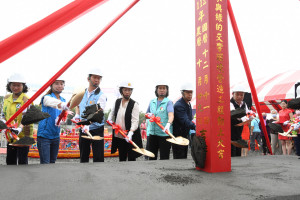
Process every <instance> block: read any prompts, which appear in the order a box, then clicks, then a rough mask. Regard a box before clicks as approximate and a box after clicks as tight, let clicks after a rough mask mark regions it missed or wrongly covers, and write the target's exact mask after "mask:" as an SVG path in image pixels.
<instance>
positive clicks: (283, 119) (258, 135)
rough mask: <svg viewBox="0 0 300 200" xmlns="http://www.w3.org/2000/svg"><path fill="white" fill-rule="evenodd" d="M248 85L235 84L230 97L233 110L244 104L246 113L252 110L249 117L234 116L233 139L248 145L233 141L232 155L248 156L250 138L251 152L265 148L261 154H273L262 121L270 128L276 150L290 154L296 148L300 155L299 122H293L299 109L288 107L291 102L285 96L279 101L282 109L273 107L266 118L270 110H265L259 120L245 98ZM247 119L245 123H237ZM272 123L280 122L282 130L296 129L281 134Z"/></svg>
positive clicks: (298, 117)
mask: <svg viewBox="0 0 300 200" xmlns="http://www.w3.org/2000/svg"><path fill="white" fill-rule="evenodd" d="M244 95H245V89H244V88H243V87H242V86H240V85H239V86H236V87H235V88H234V89H233V92H232V98H231V100H230V104H231V105H230V106H231V107H230V108H231V110H236V109H238V108H242V109H244V110H245V113H248V114H250V116H249V117H244V118H240V119H232V120H231V140H232V141H238V142H241V141H242V142H244V144H246V146H244V148H241V147H240V146H239V147H237V146H236V145H233V144H232V145H231V156H232V157H235V156H247V153H248V144H249V142H250V145H249V146H250V152H251V153H253V152H255V151H258V150H257V149H262V154H263V155H267V154H270V151H269V149H268V146H267V138H266V136H265V134H264V133H263V129H262V125H261V123H264V125H265V127H266V131H267V136H268V139H269V142H270V143H271V149H272V153H273V154H279V155H280V154H283V155H291V153H292V148H293V147H294V148H295V153H296V155H298V156H300V137H299V123H298V124H297V123H292V122H293V121H294V120H295V119H296V120H300V110H295V114H293V110H292V109H289V108H288V102H287V101H286V100H282V101H281V103H280V106H281V108H282V109H281V110H280V111H279V113H277V111H276V110H272V111H271V113H270V114H271V118H270V119H267V114H266V113H262V117H263V122H260V120H259V117H258V115H257V114H255V113H254V112H252V111H251V110H250V109H249V108H248V107H247V104H246V102H245V101H243V100H244ZM242 122H246V123H245V124H244V125H243V126H237V124H239V123H242ZM269 123H276V124H279V125H280V126H281V128H282V131H283V133H288V132H290V131H289V130H290V129H291V130H292V131H293V134H295V135H293V137H292V135H291V134H286V135H284V134H282V133H279V132H278V131H276V130H273V129H272V128H270V126H269Z"/></svg>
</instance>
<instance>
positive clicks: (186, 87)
mask: <svg viewBox="0 0 300 200" xmlns="http://www.w3.org/2000/svg"><path fill="white" fill-rule="evenodd" d="M180 90H181V91H183V90H194V87H193V84H191V83H184V84H182V85H181V88H180Z"/></svg>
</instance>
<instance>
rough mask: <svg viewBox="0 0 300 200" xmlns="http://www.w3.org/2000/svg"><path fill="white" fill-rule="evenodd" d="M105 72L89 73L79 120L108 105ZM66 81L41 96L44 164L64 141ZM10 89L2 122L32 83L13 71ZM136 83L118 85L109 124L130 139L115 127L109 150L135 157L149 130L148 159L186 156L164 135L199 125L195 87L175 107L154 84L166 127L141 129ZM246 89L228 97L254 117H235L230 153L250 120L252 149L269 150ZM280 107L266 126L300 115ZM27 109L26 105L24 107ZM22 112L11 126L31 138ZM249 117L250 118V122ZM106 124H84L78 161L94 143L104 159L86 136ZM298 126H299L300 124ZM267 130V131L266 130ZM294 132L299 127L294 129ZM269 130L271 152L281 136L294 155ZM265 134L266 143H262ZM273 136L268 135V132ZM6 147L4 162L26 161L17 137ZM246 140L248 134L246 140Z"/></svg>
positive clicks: (155, 107) (96, 158) (157, 111)
mask: <svg viewBox="0 0 300 200" xmlns="http://www.w3.org/2000/svg"><path fill="white" fill-rule="evenodd" d="M102 76H103V73H102V71H101V70H100V69H99V68H95V69H92V70H90V72H89V73H88V74H87V81H88V87H87V88H86V89H85V91H84V95H83V97H82V99H81V101H80V103H79V105H78V106H76V109H75V110H76V114H75V116H74V117H73V120H75V121H81V120H84V118H83V116H84V112H85V109H86V108H87V107H88V106H91V105H94V104H97V105H99V108H101V109H102V110H104V109H105V108H106V103H107V97H106V95H105V94H104V93H103V91H102V90H101V88H100V83H101V81H102ZM64 86H65V80H64V79H63V78H58V79H57V80H56V81H55V82H53V83H52V85H51V86H50V90H49V91H48V92H47V93H46V95H44V96H43V97H42V98H41V107H42V111H43V112H47V113H49V114H50V117H48V118H46V119H43V120H42V121H40V122H39V125H38V130H37V147H38V151H39V155H40V163H41V164H47V163H55V161H56V159H57V155H58V150H59V143H60V127H59V125H58V124H57V119H58V117H59V115H60V114H61V112H62V111H63V110H68V109H69V107H68V105H69V104H68V103H67V102H66V100H65V99H64V98H63V97H62V96H61V95H60V94H61V92H62V91H63V90H64ZM6 87H7V88H6V89H7V91H8V92H10V94H8V95H6V96H5V97H4V105H3V114H4V116H3V117H2V120H3V121H5V120H6V121H7V120H8V119H10V117H12V116H13V115H14V114H15V113H16V112H17V111H18V109H19V108H20V107H21V106H23V105H24V104H25V103H26V101H27V100H28V99H29V98H28V96H27V95H26V92H27V91H28V87H27V85H26V81H25V79H24V77H23V76H22V75H21V74H13V75H12V76H11V77H10V78H9V79H8V83H7V86H6ZM133 90H134V87H133V85H132V83H131V82H130V81H123V82H121V83H120V85H119V92H120V94H121V95H122V98H119V99H117V100H116V101H115V103H114V106H113V108H112V109H111V112H110V114H109V116H108V119H107V120H108V121H109V122H110V123H116V124H118V125H119V126H120V127H121V128H122V129H123V130H127V131H128V132H127V137H126V138H124V136H123V135H121V134H118V132H115V131H114V130H113V135H112V147H111V152H112V153H114V152H116V151H117V150H118V151H119V160H120V161H126V160H128V161H135V160H136V158H137V157H138V156H141V154H139V153H137V152H135V151H133V150H132V148H133V147H132V145H131V144H130V143H129V141H130V140H132V141H133V142H134V143H135V144H136V145H137V146H138V147H140V148H143V144H142V137H141V135H142V133H143V139H145V136H144V135H145V132H147V135H148V136H147V145H146V150H149V151H150V152H152V153H153V154H154V157H153V158H152V157H151V158H149V159H150V160H156V159H157V157H158V151H159V155H160V159H161V160H165V159H169V158H170V149H171V147H172V150H173V158H174V159H185V158H187V152H188V146H182V145H177V144H173V143H172V144H171V143H170V142H168V141H167V140H166V139H168V138H170V136H169V135H168V134H167V133H166V132H168V131H169V132H171V133H173V135H174V136H175V137H177V136H181V137H184V138H186V139H188V138H189V136H190V134H191V133H195V129H196V125H195V122H193V116H192V108H191V104H190V101H191V100H192V96H193V91H194V88H193V85H192V84H190V83H186V84H183V85H182V87H181V96H182V97H181V98H180V99H179V100H178V101H177V102H176V103H175V104H174V105H173V102H172V101H171V100H170V99H169V98H168V95H169V86H168V83H166V82H165V81H160V82H157V84H156V85H155V90H154V93H155V96H156V97H155V98H153V99H152V100H151V101H150V103H149V106H148V109H147V111H146V113H147V115H148V116H154V117H159V118H160V123H161V125H162V126H163V127H164V129H162V128H161V127H160V126H158V125H157V124H156V123H155V122H154V121H152V120H148V121H147V126H146V124H145V123H144V124H142V125H141V129H142V131H141V129H140V127H139V113H140V109H139V104H138V102H136V101H134V100H133V99H132V98H131V95H132V92H133ZM244 95H245V90H244V89H243V87H241V86H238V87H236V88H235V89H233V93H232V98H231V100H230V110H231V111H232V110H235V109H243V110H244V111H245V112H246V113H250V114H251V116H250V117H242V118H238V119H232V120H231V141H232V145H231V156H232V157H234V156H241V155H242V148H241V146H237V145H234V144H236V143H239V142H243V139H245V138H242V132H243V126H237V124H240V123H242V122H245V121H247V122H249V125H250V128H249V132H250V137H249V138H248V140H249V139H250V141H251V142H250V147H251V150H252V151H254V150H255V140H257V141H259V142H258V143H259V144H260V145H261V146H263V152H264V153H265V154H267V153H268V148H267V145H266V138H265V137H264V135H263V134H261V131H260V130H261V128H259V125H260V122H259V120H258V118H255V117H254V113H253V112H252V111H251V110H250V109H249V108H248V106H247V104H246V103H245V102H244ZM281 107H282V110H281V111H280V112H279V118H277V113H275V112H276V111H272V117H273V118H272V119H271V120H268V121H267V120H266V114H263V115H264V124H265V125H266V126H267V128H268V123H269V122H275V123H279V124H280V125H281V126H282V128H283V130H284V131H287V129H289V128H288V127H289V126H287V125H288V122H289V121H291V120H292V119H293V118H294V117H299V116H300V111H299V110H298V111H296V116H293V115H292V111H291V110H290V109H287V108H286V107H287V102H286V101H285V100H284V101H282V102H281ZM24 112H26V109H25V110H24ZM24 112H23V113H22V114H20V115H19V116H18V117H17V118H16V119H15V120H14V124H15V126H13V127H12V128H11V130H13V131H14V133H16V134H17V135H18V137H20V138H22V137H24V136H29V137H32V135H33V124H30V125H26V126H23V125H22V124H21V120H22V116H23V115H24ZM250 121H251V122H250ZM104 124H105V119H103V121H102V122H93V123H91V124H89V125H84V126H82V127H81V129H80V135H79V149H80V162H81V163H85V162H89V155H90V146H92V151H93V162H104V141H103V140H91V139H87V138H84V137H81V136H83V135H85V134H86V133H87V132H89V133H90V134H91V135H92V136H100V137H103V136H104ZM298 128H299V127H298ZM268 130H269V129H268ZM295 130H296V127H295ZM270 133H271V143H272V151H273V152H275V148H276V145H277V143H278V140H279V141H280V142H279V143H278V145H279V146H281V148H282V153H283V154H290V153H291V147H292V146H291V144H292V142H291V138H290V137H287V136H281V135H278V133H276V132H274V131H273V132H272V131H271V132H270ZM261 136H262V142H261ZM269 138H270V135H269ZM7 139H8V145H7V157H6V163H7V164H8V165H16V164H28V152H29V147H28V146H25V147H24V146H14V145H10V144H12V143H14V142H15V139H14V138H13V137H11V135H10V134H8V138H7ZM246 139H247V138H246ZM299 143H300V141H299V139H298V138H297V139H296V140H295V144H296V145H297V154H298V155H300V147H299Z"/></svg>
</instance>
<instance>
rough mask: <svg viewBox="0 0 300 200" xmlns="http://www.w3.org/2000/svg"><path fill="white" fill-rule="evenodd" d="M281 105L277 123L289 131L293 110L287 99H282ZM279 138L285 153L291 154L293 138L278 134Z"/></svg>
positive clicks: (285, 130)
mask: <svg viewBox="0 0 300 200" xmlns="http://www.w3.org/2000/svg"><path fill="white" fill-rule="evenodd" d="M280 106H281V108H282V110H280V111H279V121H277V123H278V124H280V125H281V127H282V129H283V131H284V132H287V131H288V130H289V128H290V127H289V126H288V123H289V121H291V120H292V119H293V111H292V110H291V109H288V108H287V101H286V100H282V101H281V103H280ZM278 139H279V140H280V141H281V145H282V153H283V155H286V154H288V155H290V154H291V153H292V140H291V138H290V137H286V136H282V135H280V134H278Z"/></svg>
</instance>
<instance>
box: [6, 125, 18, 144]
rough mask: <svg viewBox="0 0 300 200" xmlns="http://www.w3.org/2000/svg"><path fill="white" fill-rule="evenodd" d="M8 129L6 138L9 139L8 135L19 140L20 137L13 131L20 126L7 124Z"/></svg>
mask: <svg viewBox="0 0 300 200" xmlns="http://www.w3.org/2000/svg"><path fill="white" fill-rule="evenodd" d="M6 126H7V129H6V130H5V137H6V138H7V139H8V138H9V137H8V134H10V136H11V137H13V138H14V139H15V140H19V137H18V136H17V135H16V134H15V133H13V132H12V131H11V129H12V128H17V127H18V124H17V123H14V124H7V125H6Z"/></svg>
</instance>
